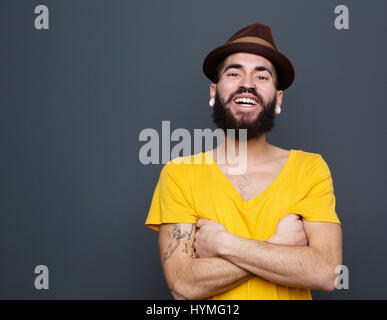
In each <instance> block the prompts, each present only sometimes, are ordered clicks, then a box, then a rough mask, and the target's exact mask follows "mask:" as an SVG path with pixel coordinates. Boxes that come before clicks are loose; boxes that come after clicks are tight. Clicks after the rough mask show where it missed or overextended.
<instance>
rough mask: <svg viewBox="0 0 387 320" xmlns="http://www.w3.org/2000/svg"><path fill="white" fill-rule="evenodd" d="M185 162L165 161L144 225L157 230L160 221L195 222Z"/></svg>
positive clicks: (195, 216)
mask: <svg viewBox="0 0 387 320" xmlns="http://www.w3.org/2000/svg"><path fill="white" fill-rule="evenodd" d="M184 166H185V164H173V163H172V162H169V163H167V164H166V165H165V166H164V167H163V169H162V170H161V173H160V177H159V180H158V182H157V185H156V188H155V191H154V194H153V198H152V203H151V206H150V210H149V213H148V217H147V219H146V222H145V225H146V226H148V227H149V228H151V229H154V230H157V231H158V230H159V228H160V224H162V223H196V221H197V214H196V211H195V210H194V207H193V204H192V197H191V195H190V192H189V188H188V187H187V186H188V181H187V180H186V178H185V175H184Z"/></svg>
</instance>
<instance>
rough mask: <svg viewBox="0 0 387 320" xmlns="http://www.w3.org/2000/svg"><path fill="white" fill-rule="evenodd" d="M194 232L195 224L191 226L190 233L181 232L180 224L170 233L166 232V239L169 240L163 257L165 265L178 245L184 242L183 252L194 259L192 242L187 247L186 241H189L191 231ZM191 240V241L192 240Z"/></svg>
mask: <svg viewBox="0 0 387 320" xmlns="http://www.w3.org/2000/svg"><path fill="white" fill-rule="evenodd" d="M194 230H195V224H191V230H190V231H183V230H182V226H181V224H175V225H174V226H173V230H172V231H168V238H169V240H170V242H169V244H168V248H167V251H166V252H165V253H164V255H163V262H164V263H165V262H166V261H167V260H168V259H169V258H170V257H171V256H172V255H173V253H174V252H175V251H176V249H177V248H178V247H179V246H180V243H181V242H182V241H183V242H184V247H183V252H184V253H186V254H187V255H189V256H190V257H191V258H194V247H193V241H191V242H192V244H191V245H189V243H188V240H191V237H192V234H193V231H194ZM192 240H193V239H192Z"/></svg>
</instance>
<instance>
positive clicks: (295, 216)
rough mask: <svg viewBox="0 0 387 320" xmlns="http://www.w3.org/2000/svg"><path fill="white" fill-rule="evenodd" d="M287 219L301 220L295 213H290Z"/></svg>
mask: <svg viewBox="0 0 387 320" xmlns="http://www.w3.org/2000/svg"><path fill="white" fill-rule="evenodd" d="M288 217H290V218H292V219H294V220H299V219H301V218H302V217H301V216H300V215H298V214H295V213H290V214H289V215H288Z"/></svg>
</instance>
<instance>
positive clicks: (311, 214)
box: [290, 155, 341, 224]
mask: <svg viewBox="0 0 387 320" xmlns="http://www.w3.org/2000/svg"><path fill="white" fill-rule="evenodd" d="M301 190H302V192H301V193H300V195H299V198H298V199H297V201H296V203H295V204H294V205H293V207H292V208H291V210H290V212H291V213H296V214H299V215H301V216H302V217H303V218H304V219H305V220H307V221H321V222H334V223H338V224H341V223H340V221H339V218H338V217H337V214H336V209H335V207H336V198H335V195H334V189H333V182H332V177H331V173H330V170H329V167H328V165H327V163H326V162H325V160H324V159H323V157H322V156H321V155H318V157H317V159H316V160H315V161H314V162H313V164H312V165H311V168H310V170H309V171H308V174H307V176H306V178H305V181H304V183H303V186H302V188H301Z"/></svg>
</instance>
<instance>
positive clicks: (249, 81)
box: [240, 75, 255, 89]
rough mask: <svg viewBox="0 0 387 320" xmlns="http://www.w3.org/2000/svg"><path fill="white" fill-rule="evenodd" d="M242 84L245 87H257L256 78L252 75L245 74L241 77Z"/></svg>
mask: <svg viewBox="0 0 387 320" xmlns="http://www.w3.org/2000/svg"><path fill="white" fill-rule="evenodd" d="M240 86H241V87H243V88H245V89H250V88H255V83H254V79H253V78H252V77H251V76H248V75H245V76H244V77H243V78H242V79H241V83H240Z"/></svg>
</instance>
